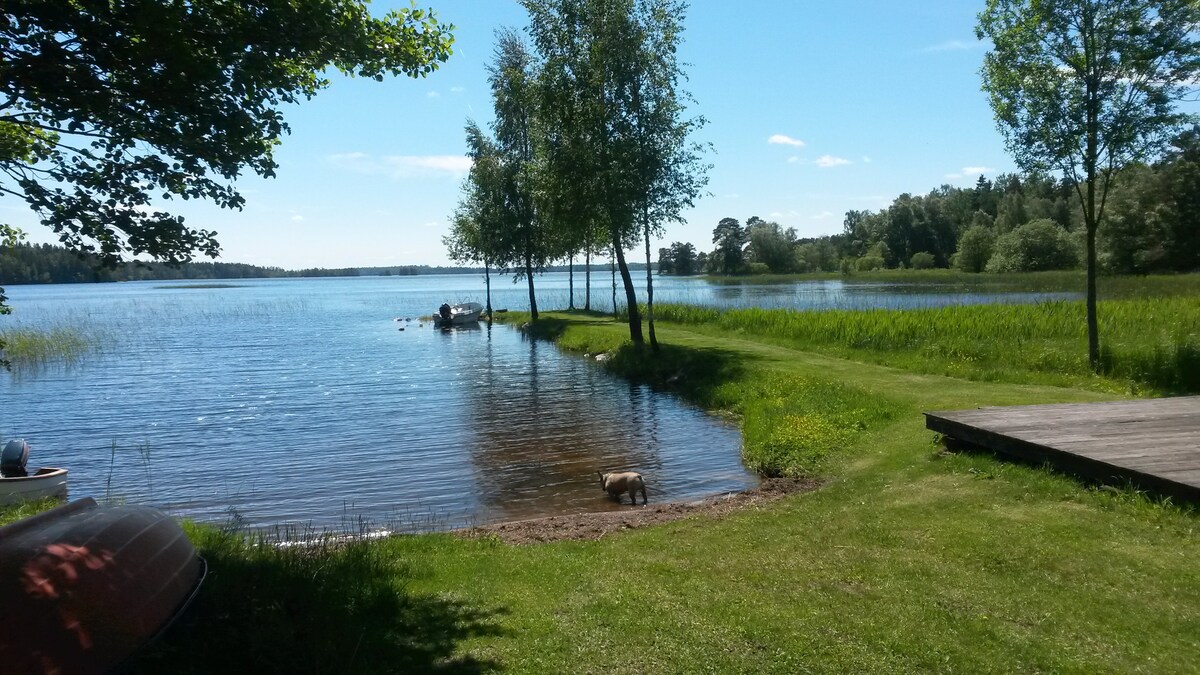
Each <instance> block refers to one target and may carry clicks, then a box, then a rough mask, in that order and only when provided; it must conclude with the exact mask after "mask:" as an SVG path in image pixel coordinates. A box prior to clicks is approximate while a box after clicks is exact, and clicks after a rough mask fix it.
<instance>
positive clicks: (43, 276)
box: [0, 243, 645, 286]
mask: <svg viewBox="0 0 1200 675" xmlns="http://www.w3.org/2000/svg"><path fill="white" fill-rule="evenodd" d="M634 267H635V268H636V266H634ZM576 268H577V271H578V270H579V269H581V266H576ZM566 269H567V268H566V267H562V268H561V270H560V269H559V268H550V269H549V270H548V271H565V270H566ZM592 269H593V270H603V269H607V267H603V266H600V265H593V266H592ZM641 269H645V265H642V266H641ZM474 272H478V273H480V274H482V273H483V268H482V267H479V268H475V267H447V266H431V265H400V266H389V267H343V268H334V269H328V268H319V267H317V268H309V269H302V270H285V269H283V268H281V267H260V266H258V265H246V264H243V263H227V262H191V263H184V264H182V265H180V266H178V267H171V266H168V265H163V264H160V263H153V264H147V263H141V264H139V263H126V264H124V265H121V266H119V267H115V268H101V267H100V263H99V259H98V258H96V257H94V256H83V257H81V256H79V255H77V254H76V253H73V252H71V251H68V250H67V249H66V248H64V247H62V246H57V245H54V244H25V243H19V244H17V245H16V246H12V247H7V246H0V286H6V285H13V284H67V283H87V282H100V281H154V280H163V281H167V280H180V279H195V280H207V279H267V278H278V277H359V276H363V277H369V276H416V275H428V274H469V273H474Z"/></svg>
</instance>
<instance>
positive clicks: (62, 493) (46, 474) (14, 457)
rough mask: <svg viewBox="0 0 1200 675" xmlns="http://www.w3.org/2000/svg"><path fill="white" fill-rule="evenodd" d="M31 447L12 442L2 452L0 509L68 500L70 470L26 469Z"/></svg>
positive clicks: (21, 441)
mask: <svg viewBox="0 0 1200 675" xmlns="http://www.w3.org/2000/svg"><path fill="white" fill-rule="evenodd" d="M28 461H29V444H28V443H26V442H25V441H24V440H22V439H15V440H11V441H9V442H8V443H7V444H6V445H5V446H4V450H3V452H0V506H4V505H6V504H16V503H17V502H23V501H27V500H36V499H46V498H48V497H57V498H60V499H65V498H66V496H67V470H66V469H59V468H55V467H41V468H38V469H33V470H32V471H30V470H28V469H26V468H25V464H26V463H27V462H28Z"/></svg>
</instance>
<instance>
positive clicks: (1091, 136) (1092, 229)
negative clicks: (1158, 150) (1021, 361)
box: [1083, 7, 1107, 373]
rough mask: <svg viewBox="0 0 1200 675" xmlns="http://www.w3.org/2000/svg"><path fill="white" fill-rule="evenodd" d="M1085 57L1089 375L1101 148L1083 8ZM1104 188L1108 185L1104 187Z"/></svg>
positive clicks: (1089, 23) (1089, 18)
mask: <svg viewBox="0 0 1200 675" xmlns="http://www.w3.org/2000/svg"><path fill="white" fill-rule="evenodd" d="M1083 21H1084V32H1085V37H1084V58H1085V67H1086V69H1087V78H1086V82H1085V89H1086V96H1087V101H1088V103H1087V150H1086V152H1087V156H1086V157H1084V160H1083V161H1084V170H1085V171H1086V172H1087V203H1086V204H1084V205H1083V207H1084V208H1083V218H1084V226H1085V227H1087V329H1088V362H1089V363H1090V364H1091V366H1092V372H1096V373H1098V372H1100V322H1099V320H1098V319H1097V318H1096V229H1097V227H1098V226H1099V223H1098V222H1097V218H1096V165H1097V164H1098V163H1099V153H1100V147H1099V143H1098V141H1097V137H1098V135H1099V128H1100V101H1099V96H1100V93H1099V91H1100V82H1099V77H1098V76H1097V75H1096V74H1095V71H1094V70H1093V69H1094V67H1095V66H1094V64H1095V59H1096V58H1097V54H1096V47H1095V45H1094V44H1093V42H1092V37H1091V36H1094V35H1095V16H1094V15H1093V14H1092V13H1091V12H1090V11H1088V8H1087V7H1084V13H1083ZM1106 189H1107V186H1106Z"/></svg>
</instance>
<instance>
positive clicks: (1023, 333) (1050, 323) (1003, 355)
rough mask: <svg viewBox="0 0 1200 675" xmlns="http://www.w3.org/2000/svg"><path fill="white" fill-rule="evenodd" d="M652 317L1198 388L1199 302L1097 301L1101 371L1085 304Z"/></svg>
mask: <svg viewBox="0 0 1200 675" xmlns="http://www.w3.org/2000/svg"><path fill="white" fill-rule="evenodd" d="M656 313H657V315H658V318H659V319H661V320H663V321H673V322H677V323H682V324H688V325H693V326H697V327H708V328H711V329H716V330H721V331H727V332H729V333H732V334H739V333H744V334H750V335H755V336H761V337H767V338H770V339H771V340H773V341H776V342H780V343H784V344H787V345H789V346H794V347H798V348H809V349H823V350H830V351H834V352H836V353H839V354H842V355H857V356H863V355H867V356H870V357H872V358H873V359H874V360H877V361H880V362H884V363H888V364H889V365H895V366H897V367H904V368H910V369H914V370H918V371H921V372H934V373H944V374H950V375H956V376H963V377H968V378H972V379H983V380H1003V381H1038V382H1049V383H1057V384H1072V385H1079V384H1082V383H1087V382H1091V384H1092V385H1093V386H1098V387H1101V388H1110V389H1112V388H1122V387H1124V388H1129V389H1132V390H1134V391H1139V392H1140V391H1144V392H1150V393H1184V392H1200V302H1197V300H1196V298H1195V297H1187V296H1182V297H1159V298H1154V299H1145V298H1144V299H1138V300H1114V301H1110V302H1104V303H1101V305H1100V308H1099V320H1100V337H1101V343H1102V345H1103V354H1102V371H1101V372H1102V374H1103V375H1104V376H1105V377H1106V378H1108V380H1109V382H1096V381H1095V378H1094V376H1093V375H1092V373H1091V369H1090V367H1089V364H1088V359H1087V326H1086V322H1085V317H1086V312H1085V308H1084V303H1082V302H1073V301H1055V302H1043V303H1038V304H1034V305H968V306H950V307H940V308H930V309H914V310H861V311H841V310H833V311H789V310H781V309H729V310H720V309H712V308H705V307H695V306H686V305H661V306H659V307H657V308H656Z"/></svg>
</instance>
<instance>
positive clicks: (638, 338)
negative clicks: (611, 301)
mask: <svg viewBox="0 0 1200 675" xmlns="http://www.w3.org/2000/svg"><path fill="white" fill-rule="evenodd" d="M613 250H614V251H615V252H616V259H617V269H619V270H620V271H621V281H622V282H624V284H625V302H626V304H627V305H628V312H629V339H630V340H632V341H633V344H635V345H643V344H645V343H646V339H645V338H644V337H642V316H641V313H640V312H638V305H637V293H636V292H635V291H634V290H633V277H631V276H630V275H629V265H628V264H627V263H626V262H625V252H624V251H622V250H621V235H620V234H618V233H616V232H614V233H613Z"/></svg>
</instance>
